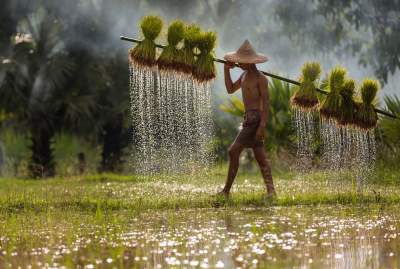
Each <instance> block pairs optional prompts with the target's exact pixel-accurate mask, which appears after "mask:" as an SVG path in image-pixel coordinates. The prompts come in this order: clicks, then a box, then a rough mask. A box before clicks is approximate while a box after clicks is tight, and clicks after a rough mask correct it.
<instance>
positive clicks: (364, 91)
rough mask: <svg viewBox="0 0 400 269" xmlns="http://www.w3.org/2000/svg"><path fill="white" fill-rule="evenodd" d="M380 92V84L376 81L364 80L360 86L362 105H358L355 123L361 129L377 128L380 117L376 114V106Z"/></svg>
mask: <svg viewBox="0 0 400 269" xmlns="http://www.w3.org/2000/svg"><path fill="white" fill-rule="evenodd" d="M378 90H379V83H378V81H376V80H374V79H364V80H363V82H362V84H361V86H360V93H361V100H362V103H359V104H358V105H357V109H356V117H355V121H356V125H357V126H358V127H360V128H361V129H365V130H369V129H373V128H375V127H376V124H377V122H378V115H377V114H376V112H375V104H376V94H377V92H378Z"/></svg>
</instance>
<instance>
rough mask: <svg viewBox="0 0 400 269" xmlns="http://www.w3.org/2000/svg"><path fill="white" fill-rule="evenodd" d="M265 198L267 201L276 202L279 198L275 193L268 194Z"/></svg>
mask: <svg viewBox="0 0 400 269" xmlns="http://www.w3.org/2000/svg"><path fill="white" fill-rule="evenodd" d="M264 197H265V200H267V201H275V200H276V199H277V198H278V196H277V195H276V192H275V191H274V192H269V193H266V194H265V196H264Z"/></svg>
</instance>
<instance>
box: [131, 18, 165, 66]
mask: <svg viewBox="0 0 400 269" xmlns="http://www.w3.org/2000/svg"><path fill="white" fill-rule="evenodd" d="M162 25H163V22H162V20H161V18H160V17H158V16H145V17H143V19H142V20H141V22H140V28H141V29H142V34H143V37H144V39H143V40H142V42H140V43H139V44H138V45H137V46H136V47H135V48H132V49H130V50H129V59H130V61H131V62H135V63H136V64H138V65H144V66H149V67H151V66H153V65H155V63H156V44H155V43H154V40H155V39H156V38H157V36H158V35H159V34H160V32H161V28H162Z"/></svg>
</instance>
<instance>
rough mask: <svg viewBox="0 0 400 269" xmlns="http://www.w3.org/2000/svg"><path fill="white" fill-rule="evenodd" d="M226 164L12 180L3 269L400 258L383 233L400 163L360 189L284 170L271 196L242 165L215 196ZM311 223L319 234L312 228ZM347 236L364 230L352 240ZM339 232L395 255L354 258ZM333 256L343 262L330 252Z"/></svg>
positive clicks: (3, 226) (0, 246)
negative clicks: (227, 192)
mask: <svg viewBox="0 0 400 269" xmlns="http://www.w3.org/2000/svg"><path fill="white" fill-rule="evenodd" d="M225 170H226V167H225V166H221V167H215V168H213V169H212V170H211V171H208V172H207V171H202V172H199V171H197V172H196V173H193V174H190V175H175V176H171V175H169V176H167V175H155V176H146V177H145V176H129V175H125V176H123V175H115V174H97V175H84V176H76V177H66V178H51V179H43V180H27V179H7V178H3V179H1V180H0V268H16V267H18V266H21V267H27V266H28V265H30V266H32V268H50V267H63V266H64V268H74V267H80V268H143V267H145V268H164V267H171V268H205V267H207V266H209V267H210V268H213V267H218V266H222V265H223V264H224V266H226V267H235V266H239V267H242V268H255V267H264V266H266V267H268V268H281V267H285V266H286V267H287V266H289V267H293V266H294V267H296V266H301V265H303V266H305V267H310V268H318V267H321V266H322V267H324V266H341V265H340V264H341V263H338V262H344V263H345V264H347V265H349V266H352V267H353V268H357V267H359V268H362V267H363V266H364V265H365V264H366V263H365V262H369V264H375V265H379V266H381V265H385V264H386V265H387V264H389V266H388V267H392V266H393V264H394V265H396V264H399V258H398V253H397V252H396V251H395V250H396V249H398V246H399V244H400V242H399V241H398V240H395V239H393V240H394V241H393V240H392V241H390V242H388V243H387V242H386V240H387V239H385V238H384V237H383V235H384V231H386V233H387V234H392V236H395V235H397V232H398V227H400V225H399V223H400V222H399V221H398V220H399V219H400V216H398V212H397V210H396V206H397V204H398V202H399V201H400V190H399V188H398V187H397V186H396V184H397V182H398V178H399V175H400V172H399V171H391V172H390V173H389V172H387V170H386V169H378V170H377V173H376V175H375V176H374V178H373V179H371V181H370V183H369V184H368V185H367V186H365V187H364V189H363V191H362V193H359V192H357V191H356V188H355V184H354V182H353V181H352V180H351V178H349V177H346V175H344V174H341V175H333V174H330V175H327V174H326V173H325V174H324V173H322V172H312V173H310V174H306V175H303V176H299V175H296V174H294V173H292V172H283V171H275V173H274V174H275V182H276V188H277V190H278V198H277V199H276V200H275V201H270V200H266V199H264V194H265V192H264V186H263V185H262V179H261V176H260V175H259V174H258V172H257V171H255V172H253V173H240V174H239V177H238V179H237V182H236V184H235V185H234V188H233V192H232V196H231V199H229V200H225V199H223V198H221V197H214V196H212V195H213V194H215V193H216V192H217V190H219V189H220V188H221V187H222V185H223V183H224V179H225ZM398 217H399V218H398ZM371 225H372V226H373V229H372V228H371ZM316 226H318V227H319V228H318V227H317V228H315V227H316ZM331 226H332V227H333V228H332V227H331ZM342 226H343V227H342ZM327 227H331V228H332V229H337V231H336V232H334V233H335V237H334V239H333V237H332V238H331V237H329V236H327V237H326V238H325V237H321V236H322V235H323V234H324V233H323V231H324V229H328V228H327ZM331 228H330V229H331ZM399 229H400V228H399ZM314 230H315V231H314ZM308 231H314V232H315V233H317V234H318V236H316V237H310V238H308V237H307V236H308V234H307V233H308ZM332 231H333V230H331V231H330V233H332ZM346 231H347V232H346ZM249 232H250V233H251V234H249ZM382 233H383V234H382ZM290 234H291V235H290ZM393 234H395V235H393ZM289 235H290V236H292V237H293V238H287V236H289ZM305 235H307V236H305ZM265 236H270V237H271V238H272V239H271V238H269V237H268V238H269V239H268V240H266V239H265ZM349 236H350V237H351V238H353V237H354V240H348V238H349ZM365 236H369V238H376V240H377V242H379V244H378V243H376V244H375V243H374V242H375V241H374V240H375V239H370V241H368V242H367V243H366V242H364V241H365V240H364V241H362V240H361V239H360V238H365ZM371 236H374V237H371ZM247 237H249V238H248V239H246V238H247ZM229 238H230V239H229ZM279 238H280V239H279ZM228 239H229V240H228ZM232 240H233V241H232ZM271 240H272V241H271ZM288 240H289V241H288ZM310 240H311V241H312V242H311V241H310ZM360 240H361V241H360ZM371 240H372V241H371ZM192 241H193V242H192ZM216 242H217V243H216ZM232 242H233V243H232ZM307 242H308V243H310V242H311V243H312V244H311V243H310V245H308V243H307ZM341 242H344V244H345V245H346V246H347V247H346V251H347V252H350V253H353V252H354V253H355V254H357V253H358V254H357V255H359V254H360V247H363V246H364V247H366V248H368V247H370V246H371V244H372V246H373V248H372V250H371V251H373V253H375V252H376V253H378V254H379V253H380V254H379V255H383V254H382V253H384V255H385V257H384V258H385V259H383V260H382V261H381V262H379V261H378V262H377V261H376V260H375V258H373V257H372V258H371V259H370V260H368V259H367V260H365V259H361V260H357V259H354V257H353V258H351V259H350V258H346V257H347V256H346V255H348V254H346V253H345V252H343V250H344V249H343V248H342V247H341V246H342V245H343V244H342V243H341ZM362 242H364V243H362ZM386 243H387V244H386ZM302 244H305V245H307V247H306V248H303V247H301V245H302ZM321 244H322V246H325V245H326V247H322V249H323V250H322V252H320V251H319V250H318V248H319V247H318V246H321ZM324 244H325V245H324ZM388 244H389V245H388ZM328 245H329V247H328ZM221 248H222V249H224V251H221ZM266 250H267V253H265V251H266ZM257 251H258V252H257ZM340 251H342V252H343V253H342V252H340ZM334 252H335V253H336V252H337V253H336V254H335V253H334ZM340 253H342V254H340ZM354 253H353V254H354ZM367 253H368V252H367ZM391 253H392V254H391ZM355 254H354V255H355ZM378 254H376V255H378ZM332 255H336V256H335V257H336V258H338V257H339V258H340V259H342V260H343V261H340V259H339V258H338V259H336V258H335V259H334V260H333V261H332V260H330V259H328V257H330V256H332ZM363 255H364V254H363ZM365 255H367V254H365ZM379 255H378V256H379ZM367 256H368V255H367ZM287 257H290V259H287ZM185 264H186V265H185Z"/></svg>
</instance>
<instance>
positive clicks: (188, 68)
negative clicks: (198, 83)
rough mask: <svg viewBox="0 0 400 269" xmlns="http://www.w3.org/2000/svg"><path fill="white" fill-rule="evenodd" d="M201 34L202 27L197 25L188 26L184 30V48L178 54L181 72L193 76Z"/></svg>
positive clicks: (178, 64)
mask: <svg viewBox="0 0 400 269" xmlns="http://www.w3.org/2000/svg"><path fill="white" fill-rule="evenodd" d="M199 33H200V27H199V26H197V25H195V24H190V25H187V26H186V27H185V29H184V35H183V48H182V49H181V53H179V54H178V58H177V59H176V61H177V66H178V68H179V70H180V71H181V72H183V73H185V74H190V75H192V74H193V72H194V67H195V54H194V49H195V47H196V39H197V36H198V34H199Z"/></svg>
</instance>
